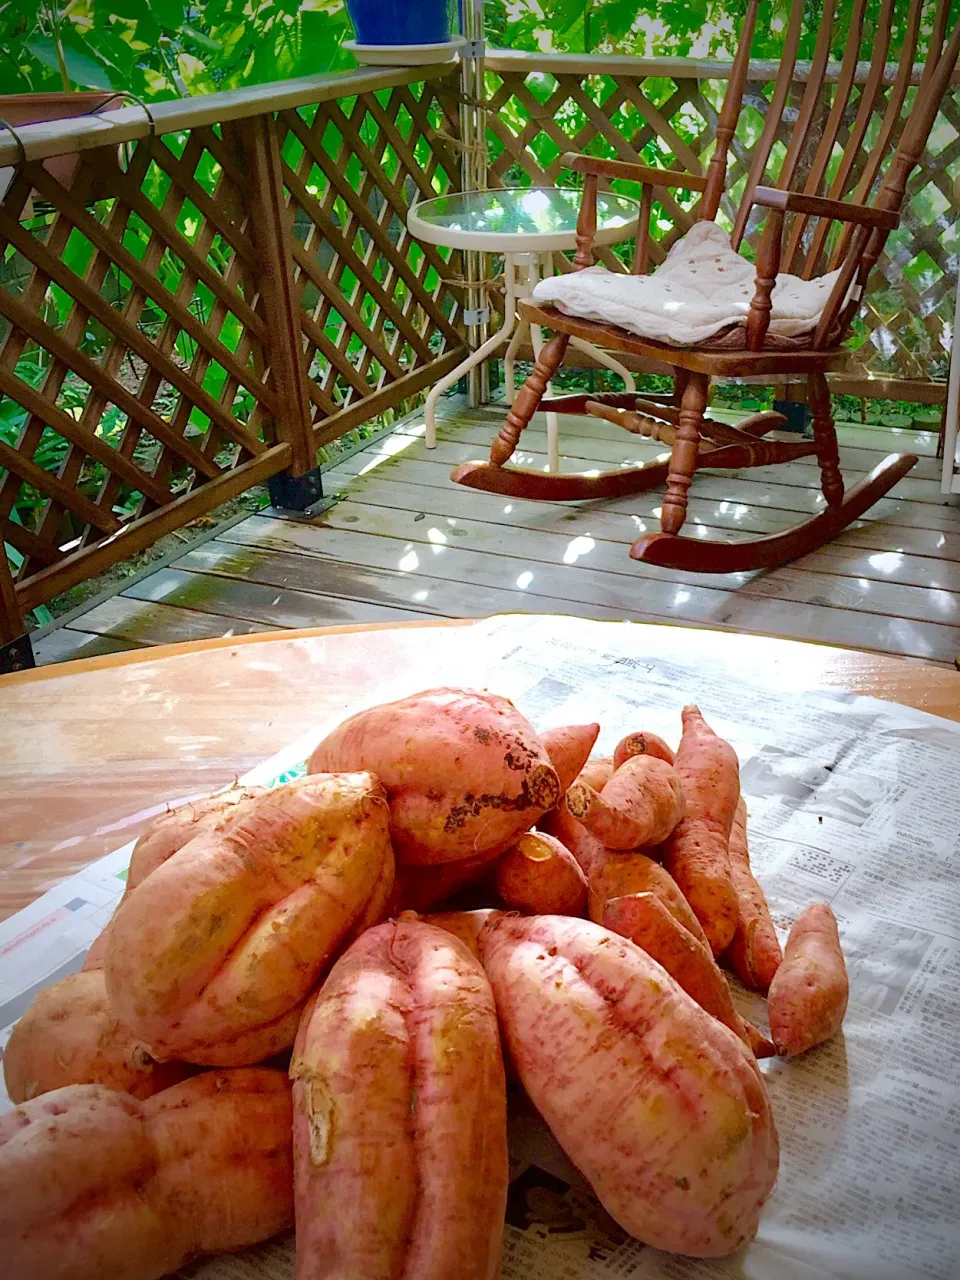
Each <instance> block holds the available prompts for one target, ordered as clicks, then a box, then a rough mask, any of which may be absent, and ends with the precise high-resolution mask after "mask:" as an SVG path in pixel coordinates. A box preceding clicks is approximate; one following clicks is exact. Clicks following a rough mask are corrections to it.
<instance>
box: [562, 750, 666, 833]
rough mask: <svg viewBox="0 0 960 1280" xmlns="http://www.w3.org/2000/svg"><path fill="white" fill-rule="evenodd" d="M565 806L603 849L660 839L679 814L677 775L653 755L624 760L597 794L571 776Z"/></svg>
mask: <svg viewBox="0 0 960 1280" xmlns="http://www.w3.org/2000/svg"><path fill="white" fill-rule="evenodd" d="M566 806H567V808H568V809H569V810H570V812H571V813H572V814H573V816H574V817H575V818H576V819H577V821H578V822H582V823H583V825H584V826H585V827H586V828H587V830H588V831H590V832H592V833H593V835H595V836H596V837H597V839H598V840H600V841H602V842H603V844H604V845H605V846H606V848H608V849H637V848H641V847H644V846H649V845H655V844H662V842H663V841H664V840H666V838H667V836H669V834H670V832H671V831H672V830H673V829H674V827H675V826H676V825H677V823H678V822H679V821H680V819H681V818H682V817H683V807H684V798H683V790H682V787H681V785H680V778H679V776H678V775H677V772H676V770H675V769H674V768H673V766H672V765H669V764H667V763H666V761H664V760H658V759H657V758H656V756H643V755H637V756H631V757H629V759H627V760H625V761H624V763H623V764H622V765H621V766H620V768H619V769H617V770H616V772H615V773H614V774H613V777H612V778H611V779H610V781H609V782H608V783H607V784H606V786H605V787H604V788H603V790H602V791H601V792H599V794H598V793H597V792H596V791H594V790H593V789H592V788H591V787H588V786H586V785H585V784H584V783H582V782H575V783H574V784H573V786H572V787H571V788H570V790H569V791H568V792H567V795H566Z"/></svg>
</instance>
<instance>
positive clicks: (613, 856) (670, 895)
mask: <svg viewBox="0 0 960 1280" xmlns="http://www.w3.org/2000/svg"><path fill="white" fill-rule="evenodd" d="M587 883H588V886H589V892H588V897H587V905H588V908H589V915H590V919H591V920H593V921H594V922H595V923H596V924H602V923H603V913H604V910H605V907H606V904H607V903H608V902H609V901H610V900H611V898H623V897H628V896H629V895H630V894H633V893H654V894H656V896H657V897H658V898H659V899H660V901H661V902H662V903H663V905H664V906H665V907H666V908H667V910H668V911H669V912H670V914H671V915H672V916H673V917H674V919H675V920H678V921H679V922H680V924H682V925H683V927H684V928H685V929H687V930H688V931H689V932H690V933H691V934H693V936H694V937H695V938H696V939H697V941H698V942H702V943H703V945H704V946H709V945H710V944H709V943H708V942H707V935H706V934H705V933H704V932H703V929H702V928H701V926H700V921H699V920H698V919H697V917H696V916H695V915H694V914H693V910H692V908H691V906H690V904H689V902H687V900H686V898H685V897H684V896H683V894H682V893H681V892H680V889H679V888H678V886H677V884H676V882H675V881H674V879H673V877H672V876H671V875H670V873H669V872H668V871H667V870H665V869H664V868H663V867H662V866H661V865H660V863H659V862H654V860H653V859H652V858H648V857H647V856H646V855H645V854H643V853H615V852H614V851H613V850H612V849H608V850H606V851H605V852H603V853H602V854H601V856H600V857H599V858H598V859H596V861H595V862H594V863H593V864H592V870H591V872H590V875H589V876H588V877H587Z"/></svg>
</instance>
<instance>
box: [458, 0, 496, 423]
mask: <svg viewBox="0 0 960 1280" xmlns="http://www.w3.org/2000/svg"><path fill="white" fill-rule="evenodd" d="M461 11H462V14H463V19H462V20H463V36H464V38H465V39H466V41H467V43H466V45H465V46H464V48H463V49H462V50H461V52H460V89H461V96H462V97H463V98H464V102H463V105H462V106H461V108H460V131H461V139H462V141H463V147H464V150H463V161H462V175H463V184H462V185H463V189H464V191H485V190H486V188H487V157H486V140H487V123H486V117H485V113H484V111H483V108H482V107H480V106H478V105H477V104H478V103H481V102H483V100H484V78H483V71H484V54H485V44H484V35H483V30H484V28H483V0H462V8H461ZM463 263H464V272H465V274H466V277H467V279H468V280H483V279H485V278H486V271H485V266H486V255H485V254H482V253H479V252H477V251H476V250H469V251H467V252H465V253H464V255H463ZM466 301H467V314H466V316H465V320H466V323H467V332H468V335H469V341H470V345H471V347H473V348H474V349H476V348H478V347H482V346H483V345H484V343H485V342H486V340H487V337H488V334H489V322H490V307H489V304H488V302H487V297H486V294H485V293H484V291H483V289H482V288H479V287H477V286H473V287H471V288H468V289H467V291H466ZM488 388H489V378H488V376H487V367H486V365H485V364H480V365H477V366H475V367H474V368H473V369H472V370H471V372H470V405H471V407H476V406H477V405H478V404H482V403H483V402H484V400H486V399H488Z"/></svg>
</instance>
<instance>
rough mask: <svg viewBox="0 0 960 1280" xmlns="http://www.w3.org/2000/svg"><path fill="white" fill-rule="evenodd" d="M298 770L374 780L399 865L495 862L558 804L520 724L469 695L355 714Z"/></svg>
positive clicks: (506, 710)
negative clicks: (361, 773)
mask: <svg viewBox="0 0 960 1280" xmlns="http://www.w3.org/2000/svg"><path fill="white" fill-rule="evenodd" d="M308 768H309V770H310V772H311V773H324V772H328V771H338V770H345V769H349V770H352V769H369V770H370V771H371V772H372V773H375V774H376V775H377V777H378V778H379V779H380V781H381V782H382V783H383V786H384V787H385V788H386V792H387V798H388V800H389V803H390V833H391V837H392V839H393V844H394V849H395V850H396V855H397V861H398V863H400V864H401V865H413V866H432V865H434V864H436V863H443V862H458V861H460V860H461V859H463V858H479V857H482V856H483V855H484V854H490V855H491V856H493V855H494V854H496V853H503V852H504V851H505V850H506V849H509V848H510V846H511V845H512V844H513V843H514V841H515V840H516V839H517V837H518V836H520V835H522V834H523V832H524V831H529V829H530V828H531V827H532V826H533V824H534V823H535V822H536V820H537V818H539V817H540V815H541V814H542V813H544V812H545V811H546V810H547V809H551V808H552V807H553V806H554V805H555V804H556V803H557V801H558V800H559V798H560V780H559V778H558V777H557V771H556V769H555V768H554V767H553V764H552V763H551V760H550V757H549V755H548V754H547V749H546V747H545V746H544V745H543V743H542V742H541V741H540V739H539V738H538V737H537V735H536V733H535V731H534V729H533V726H532V725H531V724H530V723H529V721H528V720H526V719H525V718H524V717H523V716H522V715H521V714H520V712H519V711H518V710H517V709H516V707H515V706H514V705H513V703H511V702H509V701H508V700H507V699H506V698H498V697H496V696H495V695H494V694H491V693H482V692H477V691H475V690H470V689H427V690H425V691H424V692H423V693H418V694H414V695H413V696H412V697H409V698H402V699H400V700H399V701H398V702H390V703H386V704H384V705H383V706H378V707H372V708H371V709H370V710H367V711H361V712H358V714H357V715H355V716H352V717H351V718H350V719H349V720H346V721H344V723H343V724H341V725H339V726H338V727H337V728H336V729H334V731H333V732H332V733H331V734H330V735H329V736H328V737H327V738H325V739H324V740H323V742H321V743H320V744H319V745H318V746H317V747H316V749H315V750H314V752H313V755H312V756H311V757H310V762H309V765H308Z"/></svg>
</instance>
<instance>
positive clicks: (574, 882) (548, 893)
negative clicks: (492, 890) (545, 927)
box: [496, 831, 587, 916]
mask: <svg viewBox="0 0 960 1280" xmlns="http://www.w3.org/2000/svg"><path fill="white" fill-rule="evenodd" d="M496 885H497V893H498V894H499V895H500V898H501V899H502V901H503V902H504V903H505V904H506V906H508V907H511V908H513V910H515V911H524V912H526V913H527V914H529V915H562V916H582V915H584V914H585V913H586V909H587V878H586V876H585V875H584V874H583V872H582V871H581V870H580V866H579V864H578V863H577V860H576V858H575V857H574V856H573V854H572V853H570V851H569V850H568V849H567V848H566V847H565V845H564V844H563V843H562V842H561V841H560V840H557V839H556V837H555V836H550V835H546V834H544V833H543V832H540V831H529V832H527V834H526V835H522V836H521V837H520V839H519V840H518V841H517V843H516V844H515V845H514V846H513V847H512V848H510V849H508V850H507V852H506V853H505V854H504V855H503V857H502V858H500V860H499V861H498V862H497V870H496Z"/></svg>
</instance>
